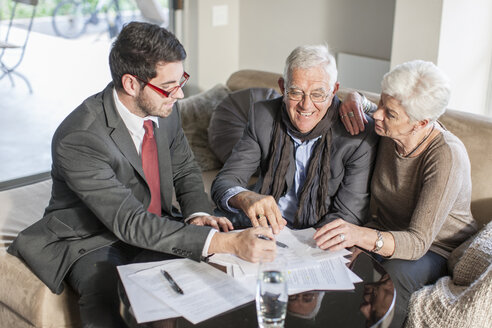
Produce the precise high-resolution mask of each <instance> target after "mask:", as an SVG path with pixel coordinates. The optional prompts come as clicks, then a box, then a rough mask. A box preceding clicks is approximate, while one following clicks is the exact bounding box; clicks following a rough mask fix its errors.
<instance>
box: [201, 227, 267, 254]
mask: <svg viewBox="0 0 492 328" xmlns="http://www.w3.org/2000/svg"><path fill="white" fill-rule="evenodd" d="M259 235H263V236H265V237H267V238H269V239H271V240H265V239H261V238H258V236H259ZM274 240H275V237H274V236H273V234H272V232H271V231H270V228H263V227H257V228H249V229H246V230H243V231H241V232H238V233H216V234H215V235H214V236H213V237H212V241H211V243H210V247H209V249H208V252H209V254H211V253H229V254H235V255H236V256H238V257H240V258H242V259H243V260H245V261H249V262H260V261H262V262H271V261H273V260H274V259H275V255H276V252H277V245H275V241H274Z"/></svg>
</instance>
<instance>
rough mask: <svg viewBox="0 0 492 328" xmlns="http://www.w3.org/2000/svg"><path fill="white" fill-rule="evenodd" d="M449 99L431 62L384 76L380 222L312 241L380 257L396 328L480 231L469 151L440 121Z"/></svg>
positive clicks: (375, 183)
mask: <svg viewBox="0 0 492 328" xmlns="http://www.w3.org/2000/svg"><path fill="white" fill-rule="evenodd" d="M351 96H352V97H356V96H355V95H351ZM449 97H450V88H449V83H448V81H447V79H446V77H445V76H444V75H443V73H442V72H441V71H440V70H439V69H438V68H437V67H436V66H435V65H434V64H432V63H430V62H425V61H420V60H416V61H411V62H407V63H404V64H402V65H399V66H397V67H395V68H394V69H393V70H392V71H390V72H389V73H387V74H386V75H385V76H384V78H383V82H382V93H381V98H380V102H379V105H378V107H377V110H376V111H375V112H374V113H373V118H374V120H375V129H376V132H377V134H378V135H380V136H382V137H383V138H381V139H380V141H379V149H378V155H377V159H376V166H375V168H374V172H373V176H372V181H371V193H372V197H373V199H374V205H375V206H376V209H377V211H376V216H375V217H373V218H372V219H371V220H370V221H369V222H368V223H366V224H365V226H356V225H353V224H350V223H348V222H345V221H344V220H342V219H337V220H334V221H332V222H330V223H328V224H326V225H325V226H323V227H322V228H320V229H319V230H318V231H317V232H316V233H315V235H314V239H315V240H316V243H317V245H318V246H319V247H320V248H322V249H330V250H337V249H340V248H344V247H351V246H358V247H360V248H363V249H365V250H368V251H371V252H373V253H376V254H379V256H380V257H381V259H382V264H383V266H384V267H385V269H386V271H387V272H388V273H389V274H390V276H391V279H392V280H393V283H394V284H395V288H396V292H397V299H396V305H395V306H396V307H395V311H396V312H395V318H394V320H393V324H392V326H394V327H399V326H401V325H402V324H403V321H404V319H405V316H406V308H407V305H408V300H409V298H410V295H411V294H412V292H414V291H415V290H417V289H419V288H421V287H422V286H424V285H427V284H431V283H434V282H435V281H436V280H437V279H438V278H439V277H441V276H443V275H445V274H446V273H447V266H446V261H447V257H448V256H449V254H450V253H451V251H452V250H453V249H454V248H456V247H457V246H458V245H459V244H461V243H462V242H463V241H464V240H465V239H467V237H468V236H470V235H471V234H473V233H474V232H475V231H476V229H477V228H476V223H475V221H474V219H473V217H472V214H471V211H470V200H471V176H470V162H469V159H468V155H467V152H466V149H465V147H464V145H463V143H461V141H460V140H459V139H458V138H457V137H456V136H455V135H453V134H452V133H451V132H449V131H447V130H446V128H445V127H444V126H443V125H442V124H440V123H439V122H438V121H437V119H438V118H439V116H440V115H442V114H443V113H444V111H445V108H446V106H447V104H448V101H449ZM343 110H344V109H342V111H343ZM345 110H347V107H345ZM347 114H348V115H347ZM346 115H347V116H346ZM342 116H343V118H344V119H345V120H346V119H347V118H352V119H353V118H354V117H355V116H356V115H354V114H353V113H351V112H347V113H343V114H342Z"/></svg>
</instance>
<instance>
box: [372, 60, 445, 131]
mask: <svg viewBox="0 0 492 328" xmlns="http://www.w3.org/2000/svg"><path fill="white" fill-rule="evenodd" d="M381 87H382V93H384V94H387V95H388V96H391V97H393V98H395V99H396V100H398V101H399V102H400V104H401V105H402V106H403V108H405V111H406V113H407V115H408V116H409V117H410V119H411V120H412V121H421V120H424V119H428V120H429V121H430V122H431V123H432V122H434V121H436V120H437V119H438V118H439V116H441V115H442V114H443V113H444V112H445V111H446V106H447V105H448V103H449V97H450V96H451V88H450V85H449V80H448V78H447V77H446V76H445V75H444V73H443V72H442V71H441V70H440V69H439V68H438V67H437V66H436V65H434V64H433V63H431V62H428V61H423V60H413V61H409V62H406V63H403V64H400V65H398V66H396V67H395V68H393V69H392V70H391V71H390V72H388V73H386V74H385V75H384V77H383V82H382V83H381Z"/></svg>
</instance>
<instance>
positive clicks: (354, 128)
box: [339, 91, 367, 135]
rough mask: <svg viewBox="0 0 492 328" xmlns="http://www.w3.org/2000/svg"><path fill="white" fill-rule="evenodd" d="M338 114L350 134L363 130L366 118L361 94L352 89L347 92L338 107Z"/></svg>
mask: <svg viewBox="0 0 492 328" xmlns="http://www.w3.org/2000/svg"><path fill="white" fill-rule="evenodd" d="M339 114H340V119H341V120H342V123H343V125H344V126H345V129H346V130H347V131H348V132H350V134H351V135H356V134H359V132H361V131H364V125H365V124H366V123H367V118H366V115H365V114H364V106H363V99H362V96H361V95H360V94H359V93H358V92H355V91H352V92H350V93H349V94H347V96H346V97H345V99H344V100H343V102H342V105H341V106H340V108H339Z"/></svg>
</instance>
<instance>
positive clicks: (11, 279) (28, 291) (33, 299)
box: [0, 70, 492, 327]
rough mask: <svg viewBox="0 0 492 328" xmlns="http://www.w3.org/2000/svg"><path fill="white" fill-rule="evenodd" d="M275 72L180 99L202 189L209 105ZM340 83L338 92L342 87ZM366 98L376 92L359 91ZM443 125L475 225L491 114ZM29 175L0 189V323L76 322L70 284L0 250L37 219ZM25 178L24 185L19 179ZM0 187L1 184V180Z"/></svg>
mask: <svg viewBox="0 0 492 328" xmlns="http://www.w3.org/2000/svg"><path fill="white" fill-rule="evenodd" d="M278 77H279V74H276V73H269V72H261V71H253V70H242V71H238V72H235V73H234V74H232V75H231V76H230V78H229V79H228V81H227V83H226V86H224V85H217V86H216V87H214V88H212V89H211V90H207V91H205V92H203V93H201V94H199V95H196V96H193V97H189V98H187V99H185V100H183V101H182V108H181V113H182V118H183V127H184V129H185V133H186V135H187V137H188V139H189V142H190V144H191V146H192V148H193V151H194V152H195V155H196V157H197V160H198V162H199V164H200V165H201V167H202V169H203V177H204V182H205V188H206V191H207V192H209V190H210V185H211V182H212V180H213V178H214V177H215V175H216V174H217V172H218V169H219V168H220V166H221V163H220V161H219V160H218V159H217V157H216V156H215V155H214V154H213V152H212V151H211V150H210V148H209V143H208V140H207V128H208V126H209V120H210V117H211V115H212V112H213V109H214V108H215V107H216V106H217V104H218V103H219V102H220V101H221V100H222V99H224V98H225V97H226V96H227V94H228V93H229V92H230V91H234V90H239V89H243V88H249V87H264V88H275V89H277V91H278V86H277V79H278ZM347 91H348V90H347V89H343V88H342V89H341V90H340V91H339V96H340V97H341V98H343V97H344V95H345V94H346V93H347ZM365 94H366V96H367V97H368V98H369V99H371V100H372V101H374V102H376V103H377V101H378V97H379V96H378V95H376V94H372V93H365ZM441 121H442V122H443V123H444V125H445V126H446V127H447V128H448V129H449V130H451V131H452V132H453V133H455V134H456V135H457V136H458V137H459V138H460V139H461V140H462V141H463V143H464V144H465V146H466V148H467V150H468V153H469V156H470V160H471V165H472V180H473V196H472V200H473V203H472V211H473V214H474V216H475V217H476V219H477V220H478V221H479V222H480V224H481V225H485V224H486V223H487V222H489V220H490V219H491V218H492V184H491V183H489V182H490V179H489V175H490V168H491V167H492V152H491V151H490V150H492V119H490V118H486V117H484V116H478V115H473V114H467V113H464V112H460V111H454V110H449V111H448V112H447V113H446V114H445V115H444V116H443V117H442V118H441ZM35 178H36V179H35V180H34V181H20V182H19V185H18V186H15V187H14V188H10V189H8V190H4V191H0V204H1V206H2V212H1V213H0V247H1V249H0V326H2V327H79V326H80V320H79V314H78V307H77V296H76V295H75V294H74V293H73V291H72V290H70V288H65V291H64V292H63V293H62V294H61V295H55V294H52V293H51V292H50V291H49V290H48V288H47V287H45V286H44V285H43V283H42V282H41V281H40V280H39V279H37V277H36V276H34V275H33V274H32V273H31V271H30V270H29V269H28V268H27V267H26V266H25V265H24V264H23V263H22V262H21V261H19V260H18V259H17V258H15V257H13V256H11V255H9V254H7V253H6V252H5V249H6V247H8V245H9V244H10V243H11V241H12V240H13V239H14V238H15V236H16V235H17V233H18V232H19V231H20V230H22V229H24V228H25V227H26V226H28V225H29V224H31V223H32V222H34V221H35V220H37V219H39V218H40V217H41V215H42V213H43V210H44V207H45V206H46V205H47V203H48V200H49V197H50V187H51V181H50V180H49V177H48V176H47V175H41V176H37V177H35ZM25 183H27V185H25ZM4 187H5V186H4Z"/></svg>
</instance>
